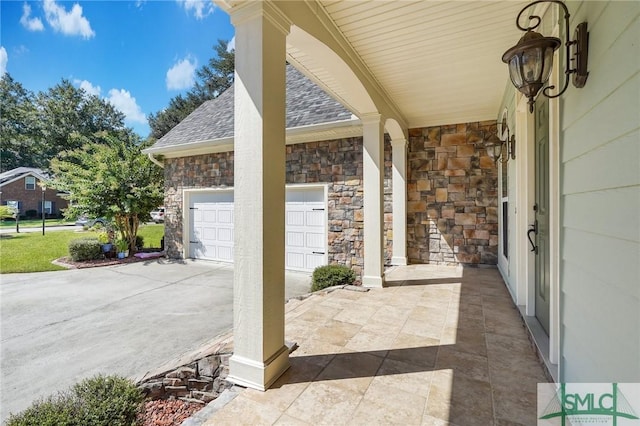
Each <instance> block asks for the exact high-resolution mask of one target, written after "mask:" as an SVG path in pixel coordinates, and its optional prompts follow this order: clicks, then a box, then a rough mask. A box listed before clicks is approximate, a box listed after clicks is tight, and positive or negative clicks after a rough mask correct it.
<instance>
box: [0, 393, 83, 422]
mask: <svg viewBox="0 0 640 426" xmlns="http://www.w3.org/2000/svg"><path fill="white" fill-rule="evenodd" d="M77 414H78V405H77V404H76V403H75V401H74V399H73V396H72V395H71V394H69V393H59V394H57V395H55V396H50V397H48V398H46V399H41V400H38V401H36V402H34V403H33V404H31V406H30V407H29V408H27V409H26V410H24V411H23V412H21V413H19V414H11V415H10V416H9V420H7V426H34V425H51V426H54V425H56V426H57V425H77V424H78V423H77Z"/></svg>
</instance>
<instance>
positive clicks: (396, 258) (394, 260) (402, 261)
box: [391, 256, 408, 266]
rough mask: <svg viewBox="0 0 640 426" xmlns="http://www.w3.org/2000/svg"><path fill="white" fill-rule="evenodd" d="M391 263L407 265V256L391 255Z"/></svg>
mask: <svg viewBox="0 0 640 426" xmlns="http://www.w3.org/2000/svg"><path fill="white" fill-rule="evenodd" d="M391 264H392V265H393V266H407V265H408V263H407V258H406V257H405V256H393V257H392V258H391Z"/></svg>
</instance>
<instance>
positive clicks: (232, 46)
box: [227, 36, 236, 52]
mask: <svg viewBox="0 0 640 426" xmlns="http://www.w3.org/2000/svg"><path fill="white" fill-rule="evenodd" d="M232 50H236V36H233V37H232V38H231V40H229V43H227V52H231V51H232Z"/></svg>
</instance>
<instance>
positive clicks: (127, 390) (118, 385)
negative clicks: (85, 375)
mask: <svg viewBox="0 0 640 426" xmlns="http://www.w3.org/2000/svg"><path fill="white" fill-rule="evenodd" d="M72 391H73V393H74V395H75V396H76V398H77V399H78V401H79V404H80V407H81V410H80V413H79V416H78V417H79V423H80V424H83V425H96V426H101V425H104V426H118V425H122V426H124V425H135V424H136V418H137V416H138V413H139V412H140V408H141V405H142V401H143V400H144V396H143V395H142V393H141V392H140V390H139V389H138V388H137V387H136V386H135V385H134V384H133V383H132V382H131V381H129V380H127V379H125V378H122V377H118V376H101V375H100V376H95V377H92V378H89V379H85V380H83V381H82V382H80V383H77V384H76V385H75V386H74V387H73V388H72Z"/></svg>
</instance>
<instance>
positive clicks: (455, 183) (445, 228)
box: [407, 121, 498, 265]
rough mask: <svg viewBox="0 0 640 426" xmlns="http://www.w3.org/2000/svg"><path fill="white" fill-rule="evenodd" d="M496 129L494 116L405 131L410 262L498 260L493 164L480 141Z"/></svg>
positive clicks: (495, 178)
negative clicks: (407, 140) (407, 132)
mask: <svg viewBox="0 0 640 426" xmlns="http://www.w3.org/2000/svg"><path fill="white" fill-rule="evenodd" d="M495 130H496V122H495V121H483V122H475V123H466V124H457V125H447V126H436V127H427V128H418V129H410V130H409V150H408V156H407V169H408V170H407V181H408V182H407V184H408V188H407V200H408V205H407V256H408V258H409V259H408V260H409V263H436V264H492V265H493V264H496V263H497V252H498V193H497V191H498V169H497V166H496V164H495V163H494V162H493V160H491V158H490V157H488V156H487V154H486V150H485V148H484V144H483V132H487V133H488V132H495Z"/></svg>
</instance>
